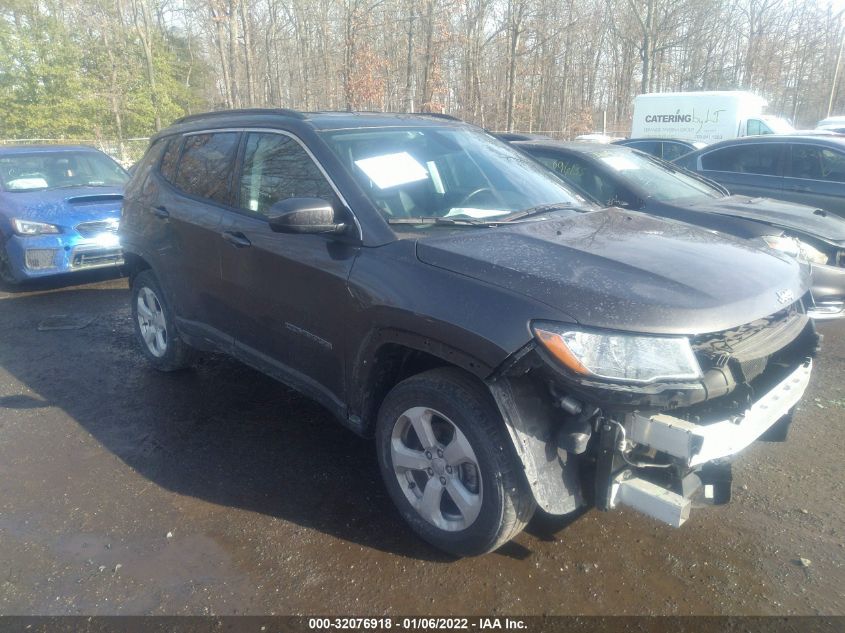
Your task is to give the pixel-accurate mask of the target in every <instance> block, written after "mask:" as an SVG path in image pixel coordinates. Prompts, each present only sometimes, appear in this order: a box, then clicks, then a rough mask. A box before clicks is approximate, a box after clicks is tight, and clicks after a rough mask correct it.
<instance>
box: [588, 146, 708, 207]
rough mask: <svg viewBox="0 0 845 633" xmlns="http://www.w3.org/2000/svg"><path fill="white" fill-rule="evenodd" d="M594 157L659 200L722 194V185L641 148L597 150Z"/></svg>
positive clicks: (627, 181)
mask: <svg viewBox="0 0 845 633" xmlns="http://www.w3.org/2000/svg"><path fill="white" fill-rule="evenodd" d="M593 158H595V159H596V160H598V161H599V162H600V163H601V164H602V165H604V166H605V167H607V168H609V169H611V170H612V171H614V172H616V174H617V175H618V176H619V177H620V178H621V179H622V180H624V181H625V182H626V183H628V184H629V185H631V186H633V187H638V188H640V189H642V190H644V191H645V192H646V193H647V194H648V196H649V197H651V198H654V199H655V200H664V201H669V200H683V199H695V198H722V197H723V196H724V194H723V193H722V192H721V191H719V190H718V189H716V188H714V187H711V186H710V185H708V184H706V183H704V182H702V181H700V180H697V179H696V178H693V177H691V176H688V175H686V174H685V173H683V172H682V171H679V170H675V169H672V168H671V167H669V166H664V163H662V162H660V161H658V160H656V159H654V158H652V157H650V156H646V155H645V154H641V153H639V152H632V151H624V150H623V151H619V150H607V151H603V152H601V151H599V152H595V153H593Z"/></svg>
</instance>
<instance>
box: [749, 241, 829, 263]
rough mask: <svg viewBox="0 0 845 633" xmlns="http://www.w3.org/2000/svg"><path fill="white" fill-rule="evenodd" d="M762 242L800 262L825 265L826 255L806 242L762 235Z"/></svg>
mask: <svg viewBox="0 0 845 633" xmlns="http://www.w3.org/2000/svg"><path fill="white" fill-rule="evenodd" d="M763 240H764V241H765V242H766V244H768V245H769V248H773V249H775V250H776V251H781V252H782V253H786V254H787V255H792V256H793V257H797V258H798V259H800V260H803V261H807V262H810V263H813V264H826V263H827V255H825V254H824V253H822V252H821V251H820V250H819V249H817V248H815V247H814V246H810V245H809V244H807V242H802V241H801V240H799V239H797V238H794V237H788V236H786V235H764V236H763Z"/></svg>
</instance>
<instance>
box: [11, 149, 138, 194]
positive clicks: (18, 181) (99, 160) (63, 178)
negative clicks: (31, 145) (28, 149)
mask: <svg viewBox="0 0 845 633" xmlns="http://www.w3.org/2000/svg"><path fill="white" fill-rule="evenodd" d="M128 178H129V176H128V175H127V173H126V172H125V171H124V170H123V168H122V167H120V165H118V164H117V163H116V162H114V161H113V160H112V159H110V158H109V157H108V156H106V155H105V154H100V153H99V152H94V151H83V150H81V151H78V152H73V151H57V152H33V153H31V154H12V155H7V156H0V180H2V182H3V188H4V189H5V190H6V191H33V190H36V189H57V188H60V187H85V186H88V187H106V186H121V185H124V184H126V181H127V180H128Z"/></svg>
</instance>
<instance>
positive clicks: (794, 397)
mask: <svg viewBox="0 0 845 633" xmlns="http://www.w3.org/2000/svg"><path fill="white" fill-rule="evenodd" d="M811 371H812V361H811V360H809V359H807V360H806V361H805V362H804V363H802V364H801V365H799V366H798V367H797V368H795V369H794V370H793V371H791V372H790V373H789V374H788V375H787V376H786V377H785V378H784V379H783V380H781V381H780V382H779V383H778V384H776V385H775V386H774V387H773V388H772V389H770V390H769V391H768V392H767V393H765V394H763V395H762V396H761V397H760V398H759V399H758V400H757V401H755V402H754V403H753V404H752V405H751V406H750V407H749V408H748V409H747V410H746V411H745V413H744V414H742V415H740V416H734V417H730V418H727V419H722V420H715V421H712V422H710V423H707V424H694V423H691V422H688V421H687V420H683V419H681V418H677V417H674V416H671V415H667V414H657V415H652V416H643V415H640V414H638V413H633V414H631V415H629V416H627V419H626V422H625V424H624V427H623V428H624V436H625V438H626V439H627V440H628V441H630V442H632V443H633V444H634V445H639V446H641V447H646V448H648V449H650V450H653V451H657V452H659V453H662V454H665V455H667V456H669V457H670V458H672V460H673V462H674V463H675V464H676V465H677V466H678V467H679V468H681V469H688V470H689V472H688V473H687V474H686V476H684V477H683V478H678V479H677V480H676V484H675V485H674V486H669V487H667V486H666V485H665V484H664V485H661V483H659V482H655V481H650V480H649V479H648V478H647V477H648V475H647V474H646V473H648V471H649V468H648V467H643V468H638V467H636V466H632V467H629V468H624V469H622V470H621V471H619V472H616V473H614V474H613V476H612V481H611V483H610V490H609V497H608V499H607V506H608V508H613V507H615V506H616V505H618V504H622V505H627V506H630V507H632V508H634V509H635V510H638V511H640V512H642V513H644V514H647V515H649V516H652V517H654V518H656V519H658V520H661V521H664V522H666V523H668V524H670V525H673V526H676V527H678V526H680V525H681V524H683V523H684V521H686V520H687V518H688V517H689V512H690V508H691V507H692V504H693V502H694V500H696V499H701V500H703V501H705V502H706V501H709V502H719V501H726V500H727V499H729V498H730V490H729V486H730V475H729V472H730V471H729V465H723V466H722V467H721V468H703V469H702V468H698V469H696V468H695V467H697V466H702V465H712V464H714V463H716V464H718V462H720V461H722V460H726V458H730V457H732V456H733V455H735V454H737V453H738V452H740V451H741V450H743V449H744V448H746V447H748V446H749V445H750V444H751V443H752V442H754V441H755V440H757V439H759V438H760V437H761V436H763V435H764V434H766V432H767V431H770V430H771V429H772V428H773V427H774V426H775V425H776V424H778V423H784V422H785V421H787V422H788V419H789V416H790V415H791V411H792V410H793V408H794V407H795V406H796V405H797V404H798V402H799V401H800V400H801V398H802V396H803V395H804V392H805V391H806V389H807V386H808V384H809V381H810V374H811ZM613 430H615V429H614V427H612V426H609V425H607V426H606V430H605V432H612V431H613ZM618 432H619V433H623V431H622V430H619V431H618ZM614 442H615V443H617V444H618V443H619V440H618V438H615V439H614ZM714 472H717V473H720V474H719V475H718V476H716V477H715V478H714V477H713V476H712V474H713V473H714ZM724 485H727V486H728V489H727V490H725V489H724V488H722V489H719V487H720V486H722V487H723V486H724ZM672 488H674V490H673V489H672Z"/></svg>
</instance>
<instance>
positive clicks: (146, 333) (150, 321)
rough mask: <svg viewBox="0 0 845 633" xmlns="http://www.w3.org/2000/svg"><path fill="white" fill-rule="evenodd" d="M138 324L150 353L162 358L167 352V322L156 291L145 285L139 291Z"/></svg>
mask: <svg viewBox="0 0 845 633" xmlns="http://www.w3.org/2000/svg"><path fill="white" fill-rule="evenodd" d="M137 309H138V325H139V326H140V330H141V337H142V338H143V339H144V343H145V344H146V345H147V349H148V350H149V351H150V354H152V355H153V356H155V357H156V358H161V357H162V356H164V354H165V353H166V352H167V323H166V321H165V319H164V309H163V308H162V306H161V302H160V301H159V300H158V297H157V296H156V294H155V292H153V291H152V290H151V289H150V288H149V287H147V286H144V287H142V288H141V289H140V290H139V291H138V300H137Z"/></svg>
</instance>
